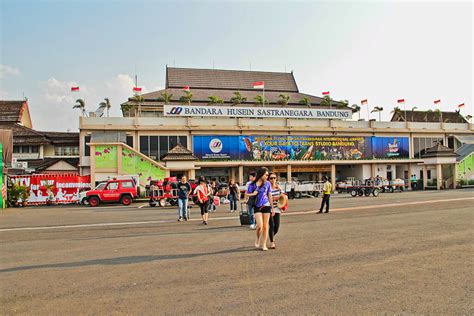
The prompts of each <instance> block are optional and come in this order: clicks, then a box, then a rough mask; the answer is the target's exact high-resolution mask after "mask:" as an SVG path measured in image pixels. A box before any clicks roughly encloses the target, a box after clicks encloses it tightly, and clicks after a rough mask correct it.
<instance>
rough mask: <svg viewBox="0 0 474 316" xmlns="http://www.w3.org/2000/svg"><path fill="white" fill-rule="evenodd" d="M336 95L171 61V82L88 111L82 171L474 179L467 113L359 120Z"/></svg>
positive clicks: (285, 77)
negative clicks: (111, 112) (109, 114)
mask: <svg viewBox="0 0 474 316" xmlns="http://www.w3.org/2000/svg"><path fill="white" fill-rule="evenodd" d="M254 86H257V88H255V87H254ZM329 100H330V99H328V98H324V97H318V96H313V95H308V94H305V93H302V92H300V91H299V89H298V86H297V84H296V80H295V77H294V75H293V73H277V72H260V71H235V70H214V69H186V68H167V69H166V85H165V89H163V90H160V91H155V92H151V93H146V94H143V95H142V96H141V98H140V97H138V98H130V99H129V100H127V101H126V102H124V103H123V104H122V112H123V117H113V118H106V117H81V118H80V169H81V173H82V174H83V175H87V174H90V175H91V181H92V182H93V183H94V182H97V181H101V180H104V179H106V178H107V177H110V176H116V175H124V174H137V175H139V176H140V182H141V184H142V185H144V184H146V183H147V181H149V180H150V179H157V178H163V177H166V176H180V175H183V174H184V175H187V176H188V177H189V178H191V179H192V178H196V177H198V176H206V177H208V178H217V179H219V180H221V181H227V180H228V179H229V178H234V179H235V180H236V181H238V182H239V183H243V182H245V181H246V180H247V174H248V172H250V171H252V170H255V169H256V168H258V167H260V166H266V167H268V168H270V169H271V170H272V171H274V172H276V173H277V174H278V175H279V176H280V177H281V178H282V179H295V178H296V179H298V180H300V181H303V180H312V181H317V180H320V179H321V177H322V176H323V175H327V176H330V177H331V179H332V182H333V183H335V182H336V181H339V180H344V179H346V178H350V177H352V178H355V179H360V180H362V179H367V178H370V177H375V176H377V175H379V176H381V177H383V178H387V179H388V180H392V179H397V178H399V179H405V180H409V179H410V177H411V175H413V174H416V176H417V177H418V179H423V180H424V183H425V186H427V187H429V186H431V187H434V188H450V187H455V186H456V184H457V183H458V180H459V178H460V177H467V178H469V177H471V178H472V177H473V174H472V170H471V169H469V170H468V169H466V168H464V169H463V170H464V171H463V172H462V173H460V172H459V170H457V168H458V165H459V163H460V162H461V161H463V162H464V163H465V162H466V161H465V160H466V159H467V160H468V164H469V166H471V164H472V159H473V154H472V151H473V148H472V147H473V146H474V129H473V125H472V124H470V123H468V122H467V121H466V120H465V119H464V118H463V117H462V116H461V115H460V114H459V113H455V112H453V113H448V112H445V113H443V118H444V119H443V120H442V121H441V120H440V119H439V118H438V119H437V121H436V119H435V118H429V117H428V116H426V115H425V116H423V115H421V114H417V115H414V114H415V113H411V112H410V113H408V115H404V116H401V115H400V113H396V115H394V118H392V121H390V122H377V121H363V120H358V121H357V120H354V119H352V115H353V111H352V110H351V109H350V108H348V107H347V106H346V105H345V104H343V103H341V102H335V101H329ZM362 107H363V106H362ZM362 110H363V111H364V112H365V109H362ZM419 117H423V120H421V119H417V118H419ZM410 118H411V120H410Z"/></svg>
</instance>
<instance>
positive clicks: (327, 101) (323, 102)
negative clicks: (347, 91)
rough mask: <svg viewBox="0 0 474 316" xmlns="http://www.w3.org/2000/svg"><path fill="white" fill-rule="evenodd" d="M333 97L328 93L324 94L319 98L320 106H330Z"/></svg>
mask: <svg viewBox="0 0 474 316" xmlns="http://www.w3.org/2000/svg"><path fill="white" fill-rule="evenodd" d="M333 101H334V100H333V99H331V97H330V96H329V95H325V96H324V97H323V99H322V100H321V103H319V105H320V106H325V107H328V108H329V107H331V106H332V104H333Z"/></svg>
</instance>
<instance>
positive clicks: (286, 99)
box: [277, 94, 290, 106]
mask: <svg viewBox="0 0 474 316" xmlns="http://www.w3.org/2000/svg"><path fill="white" fill-rule="evenodd" d="M279 98H280V100H278V102H277V103H278V104H279V105H281V106H287V105H288V102H289V101H290V96H289V95H288V94H280V96H279Z"/></svg>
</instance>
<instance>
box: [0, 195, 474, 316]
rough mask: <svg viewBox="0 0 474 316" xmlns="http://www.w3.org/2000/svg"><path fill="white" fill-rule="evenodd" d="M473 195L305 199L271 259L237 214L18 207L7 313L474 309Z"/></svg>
mask: <svg viewBox="0 0 474 316" xmlns="http://www.w3.org/2000/svg"><path fill="white" fill-rule="evenodd" d="M473 195H474V191H473V190H456V191H442V192H437V191H427V192H404V193H393V194H389V193H387V194H380V195H379V196H378V197H373V196H370V197H365V196H363V197H355V198H352V197H350V195H349V194H341V195H335V196H334V197H333V198H332V201H331V203H332V211H331V212H330V213H329V214H315V210H316V209H317V208H318V207H319V203H320V201H321V199H320V198H319V199H316V198H308V199H299V200H292V201H290V208H289V211H288V213H286V214H285V215H284V216H283V218H282V226H281V231H280V232H279V234H278V235H277V239H276V241H277V249H276V250H271V251H268V252H262V251H258V250H255V249H254V248H253V246H252V245H253V241H254V238H255V237H254V231H251V230H249V229H248V228H247V227H241V226H240V224H239V220H238V215H237V214H236V213H229V212H227V208H226V206H225V205H223V206H220V207H219V208H218V210H217V212H216V213H212V214H211V217H210V221H209V225H208V226H204V225H202V224H201V223H200V221H199V216H198V210H197V208H192V209H191V212H192V213H191V214H192V216H191V221H190V222H177V221H176V218H177V217H176V210H175V209H174V208H151V207H149V206H148V204H147V203H139V204H137V203H135V204H132V205H131V206H128V207H124V206H120V205H107V206H101V207H97V208H92V207H76V206H73V207H66V206H63V207H53V208H51V207H37V208H24V209H21V208H20V209H8V210H5V211H2V212H1V213H0V242H1V245H2V258H1V268H0V293H1V297H0V303H1V306H2V309H3V310H2V314H17V313H18V314H32V313H34V314H48V315H50V314H185V313H186V314H222V313H226V314H241V313H245V314H282V313H283V314H362V313H365V314H367V313H369V314H375V313H391V314H392V313H417V314H472V313H473V312H474V305H473V303H472V302H473V294H472V293H473V290H474V287H473V284H474V282H473V281H474V278H473V277H472V271H473V265H472V262H473V256H472V247H473V235H472V224H473V219H474V218H473V207H472V205H473V204H474V203H473V202H474V197H473Z"/></svg>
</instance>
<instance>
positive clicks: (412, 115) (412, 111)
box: [411, 106, 418, 122]
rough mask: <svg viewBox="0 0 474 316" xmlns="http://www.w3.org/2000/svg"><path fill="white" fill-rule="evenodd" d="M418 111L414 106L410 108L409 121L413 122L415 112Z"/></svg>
mask: <svg viewBox="0 0 474 316" xmlns="http://www.w3.org/2000/svg"><path fill="white" fill-rule="evenodd" d="M416 109H418V108H417V107H416V106H414V107H412V108H411V121H412V122H413V120H414V117H415V110H416Z"/></svg>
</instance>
